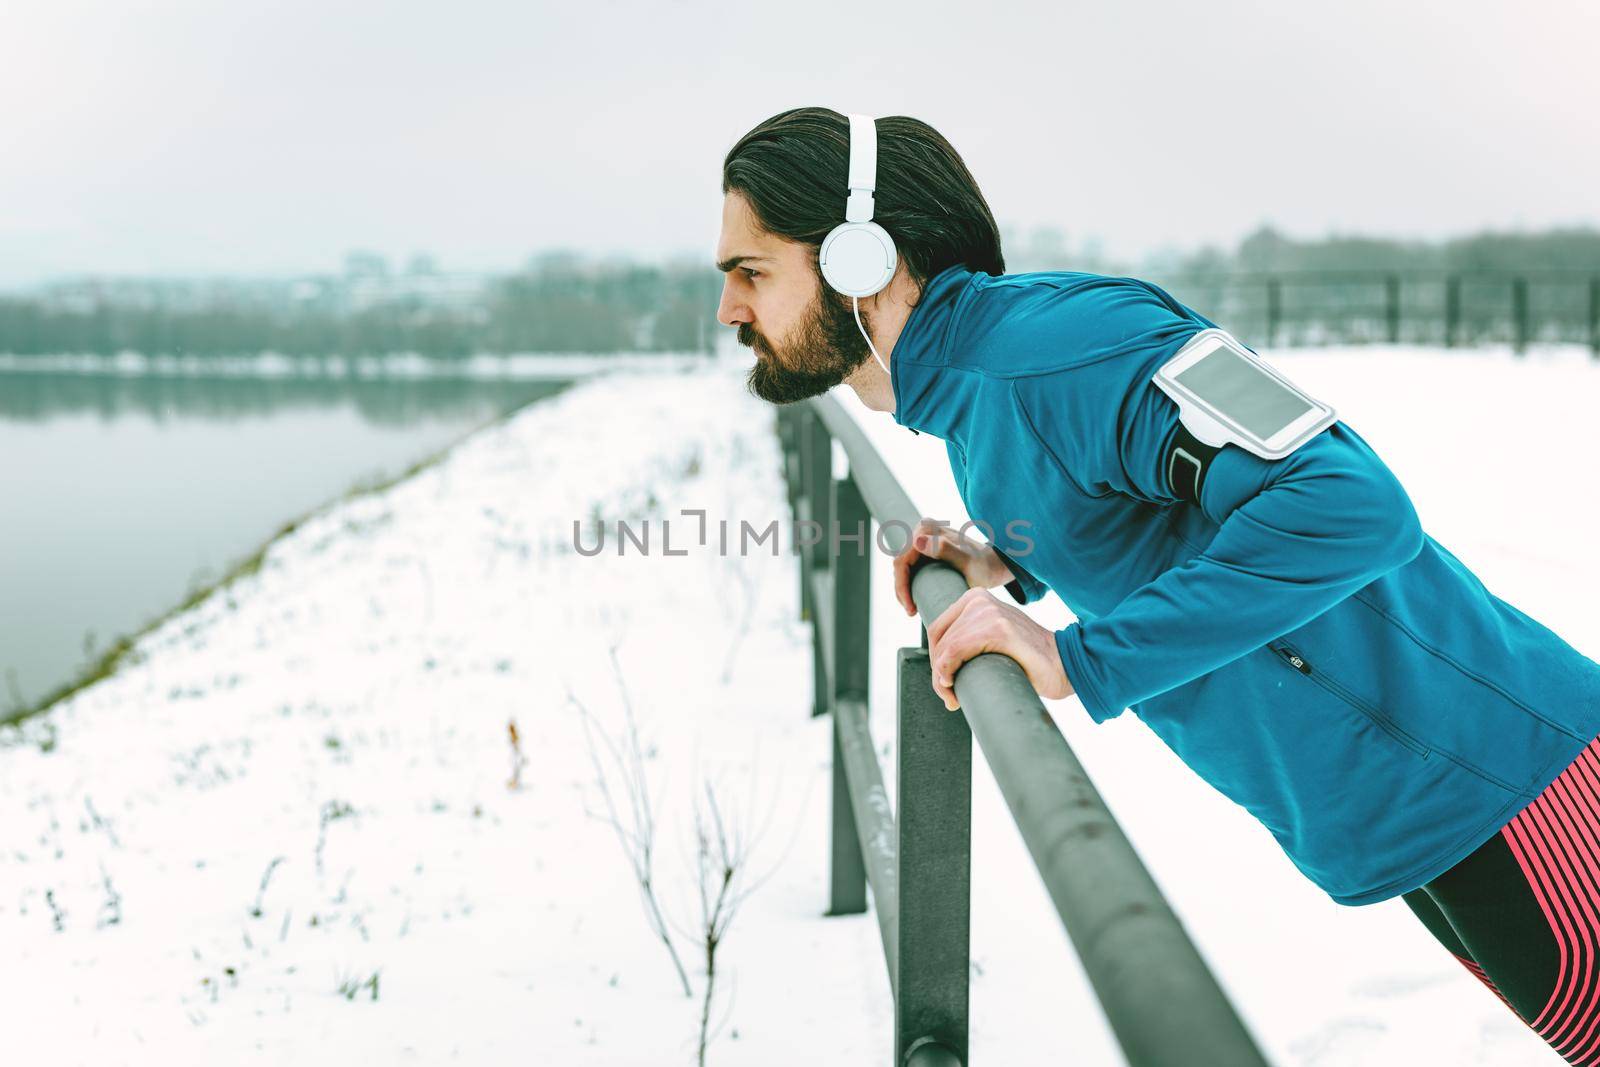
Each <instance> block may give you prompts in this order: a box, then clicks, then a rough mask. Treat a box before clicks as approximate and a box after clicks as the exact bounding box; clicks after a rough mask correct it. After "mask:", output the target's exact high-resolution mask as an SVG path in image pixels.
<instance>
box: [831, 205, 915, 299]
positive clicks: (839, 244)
mask: <svg viewBox="0 0 1600 1067" xmlns="http://www.w3.org/2000/svg"><path fill="white" fill-rule="evenodd" d="M898 262H899V255H898V253H896V252H895V248H894V238H892V237H890V236H889V232H888V231H887V230H885V229H884V228H883V227H882V226H879V225H878V224H877V223H876V222H845V223H840V224H839V225H838V226H835V227H834V228H833V229H832V230H830V231H829V233H828V236H827V237H824V238H823V239H822V248H821V249H820V250H819V251H818V253H817V265H818V266H819V267H820V268H821V270H822V278H823V280H824V281H826V282H827V283H828V284H829V285H830V286H832V287H833V288H834V289H836V290H837V291H839V292H841V293H843V294H844V295H845V296H855V297H862V296H871V295H872V294H873V293H876V292H878V291H879V290H881V289H882V288H883V287H884V286H886V285H888V284H889V281H890V279H892V278H893V277H894V269H895V265H896V264H897V263H898Z"/></svg>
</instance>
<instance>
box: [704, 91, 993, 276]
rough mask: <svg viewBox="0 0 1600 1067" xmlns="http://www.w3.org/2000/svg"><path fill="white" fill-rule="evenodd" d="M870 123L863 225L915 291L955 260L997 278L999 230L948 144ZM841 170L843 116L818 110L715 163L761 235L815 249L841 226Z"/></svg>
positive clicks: (921, 131)
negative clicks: (868, 205) (867, 213)
mask: <svg viewBox="0 0 1600 1067" xmlns="http://www.w3.org/2000/svg"><path fill="white" fill-rule="evenodd" d="M876 122H877V130H878V188H877V191H876V192H875V193H874V195H873V212H872V221H873V222H876V223H877V224H878V225H880V226H882V227H883V228H884V229H885V230H887V231H889V236H890V237H893V238H894V244H895V249H896V250H897V251H898V252H899V253H900V258H901V260H902V261H903V262H904V263H905V265H906V272H907V273H908V274H910V275H911V278H912V281H914V282H915V283H916V286H917V291H918V292H919V293H920V292H921V291H922V290H923V289H924V288H925V287H926V286H927V284H928V280H929V279H930V278H933V277H935V276H936V275H938V274H939V273H940V272H941V271H943V270H945V269H946V268H947V267H952V266H955V265H956V264H958V263H959V264H962V265H964V266H966V267H967V268H968V269H970V270H981V271H984V272H985V273H988V274H1003V273H1004V272H1005V269H1006V264H1005V258H1004V257H1003V256H1002V255H1001V253H1000V231H999V228H998V227H997V226H995V222H994V216H993V215H992V214H990V212H989V205H988V204H987V203H986V202H985V201H984V199H983V194H982V193H981V192H979V191H978V183H977V182H975V181H973V180H972V175H971V173H970V172H968V170H967V165H966V164H965V163H963V162H962V161H961V156H960V155H958V154H957V153H956V150H955V149H954V148H952V147H951V146H950V142H949V141H947V140H945V139H944V137H943V136H942V135H941V134H940V133H939V131H938V130H935V129H934V128H933V127H932V126H929V125H928V124H927V123H925V122H919V121H918V120H917V119H913V118H907V117H906V116H904V115H890V116H887V117H885V118H881V119H877V120H876ZM849 170H850V120H849V118H848V117H847V116H845V115H841V114H840V113H839V112H837V111H833V110H830V109H828V108H825V107H799V108H794V109H792V110H790V111H784V112H781V113H780V114H777V115H774V116H772V117H771V118H770V119H767V120H766V121H765V122H763V123H761V125H759V126H757V127H756V128H755V129H753V130H751V131H750V132H749V133H747V134H745V135H744V136H743V137H741V138H739V142H738V143H737V144H735V145H734V146H733V147H732V148H731V149H729V150H728V156H727V158H726V159H724V160H723V161H722V191H723V192H724V193H728V192H733V191H737V192H739V193H740V194H742V195H743V196H744V197H745V199H746V200H748V201H749V202H750V207H751V209H752V211H753V212H754V214H755V216H756V220H757V221H758V222H759V223H760V224H761V226H762V228H763V229H765V230H767V231H768V232H770V233H773V234H776V235H777V236H779V237H784V238H788V239H789V240H791V241H800V242H803V243H805V244H809V245H811V246H812V247H813V249H817V248H820V247H821V245H822V239H823V238H824V237H826V236H827V235H828V231H829V230H831V229H833V228H834V227H835V226H837V225H839V223H841V222H843V221H844V205H845V200H846V199H847V197H848V195H849V194H848V191H847V190H846V188H845V184H846V182H847V181H848V180H849ZM812 265H813V267H815V265H816V261H815V259H813V261H812Z"/></svg>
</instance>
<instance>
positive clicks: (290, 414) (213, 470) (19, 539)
mask: <svg viewBox="0 0 1600 1067" xmlns="http://www.w3.org/2000/svg"><path fill="white" fill-rule="evenodd" d="M565 385H566V383H565V382H564V381H561V380H473V379H454V380H448V379H439V378H409V379H406V378H398V379H396V378H389V379H359V378H353V377H347V378H330V377H313V378H292V377H291V378H286V377H277V378H238V377H227V378H223V377H212V378H205V377H174V376H165V375H125V374H83V373H62V372H46V373H35V372H30V371H22V372H19V371H15V370H9V371H3V372H0V719H3V718H4V715H5V712H6V711H7V710H10V709H14V708H18V707H26V706H28V705H30V704H32V703H34V702H36V701H37V700H39V699H41V698H42V697H44V696H45V695H46V694H48V693H50V692H52V691H54V690H55V689H56V688H57V687H58V686H60V685H62V684H64V683H66V682H68V681H70V680H72V679H73V678H74V677H76V676H77V675H78V673H79V672H80V671H81V670H82V669H83V668H84V667H85V666H86V665H87V664H88V663H89V662H90V661H91V660H92V659H93V658H94V657H95V655H96V653H97V652H99V651H102V650H104V649H105V648H106V647H107V645H109V644H110V643H111V642H112V641H113V640H115V638H116V637H118V636H119V635H123V634H127V633H131V632H133V631H135V630H137V629H139V628H140V627H141V626H143V625H144V624H146V623H147V622H149V621H151V620H153V619H155V618H158V617H159V616H161V615H162V614H164V613H165V612H166V611H168V610H169V609H171V608H172V607H173V606H174V605H176V604H178V603H180V602H181V601H182V600H183V599H184V597H185V596H186V595H187V594H188V592H189V591H190V590H192V589H194V588H195V587H196V586H198V585H200V584H203V583H205V582H207V581H210V580H214V579H216V578H218V577H220V576H221V575H222V574H223V573H225V572H226V571H227V570H228V568H229V567H231V566H232V565H233V564H234V563H235V562H237V561H239V560H241V559H244V558H247V557H248V556H250V555H251V554H252V553H253V552H254V551H255V550H256V549H257V548H258V547H260V545H261V544H262V542H264V541H265V540H266V539H268V538H269V537H271V536H272V535H273V533H275V532H276V531H277V530H278V529H280V528H281V527H282V526H283V525H284V524H285V523H286V522H288V521H290V520H291V519H295V518H298V517H300V516H302V515H304V514H306V513H308V512H310V511H313V510H315V509H316V508H318V507H320V506H322V505H323V504H325V503H327V502H329V501H331V500H334V499H337V498H338V497H340V496H342V495H343V494H345V493H346V492H348V491H349V490H350V489H352V488H353V487H356V486H358V485H362V484H371V483H373V482H375V481H378V480H383V479H387V478H392V477H394V476H395V475H397V474H400V473H402V472H404V471H405V470H406V469H407V468H408V467H410V466H411V465H412V464H413V463H415V462H417V461H418V460H421V459H424V458H426V457H428V456H431V455H433V454H434V453H436V452H437V451H439V450H440V449H441V448H444V447H446V446H448V445H449V444H450V443H452V442H453V441H455V440H458V439H459V438H461V437H462V436H464V435H466V434H467V433H470V432H471V431H472V430H473V429H475V428H477V427H479V426H481V425H483V424H484V423H486V422H490V421H493V420H495V419H498V418H500V417H502V416H504V415H505V414H507V413H508V412H510V411H512V410H514V409H516V408H519V407H521V406H523V405H524V404H528V403H532V402H535V401H538V400H540V399H543V398H546V397H549V396H552V395H554V394H555V393H557V392H559V391H560V390H561V389H563V388H565Z"/></svg>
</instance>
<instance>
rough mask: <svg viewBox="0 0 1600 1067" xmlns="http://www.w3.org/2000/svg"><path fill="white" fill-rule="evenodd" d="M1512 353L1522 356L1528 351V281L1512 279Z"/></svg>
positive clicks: (1519, 278)
mask: <svg viewBox="0 0 1600 1067" xmlns="http://www.w3.org/2000/svg"><path fill="white" fill-rule="evenodd" d="M1511 328H1512V330H1513V334H1512V337H1513V340H1512V343H1511V347H1512V351H1514V352H1515V353H1516V354H1517V355H1519V356H1520V355H1522V354H1523V353H1524V352H1526V351H1527V350H1528V279H1526V278H1522V277H1517V278H1512V279H1511Z"/></svg>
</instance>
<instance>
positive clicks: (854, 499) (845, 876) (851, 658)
mask: <svg viewBox="0 0 1600 1067" xmlns="http://www.w3.org/2000/svg"><path fill="white" fill-rule="evenodd" d="M832 488H833V507H832V509H831V510H832V513H833V517H834V518H833V521H834V524H835V527H836V528H835V529H830V531H829V533H828V537H827V540H828V542H829V545H828V548H829V554H830V555H831V557H832V567H833V611H832V612H831V613H830V619H831V622H832V626H831V627H830V629H831V630H832V631H833V632H832V633H829V634H825V635H823V639H824V640H826V641H830V642H832V644H833V657H832V662H833V670H832V683H833V698H832V700H831V701H830V707H831V708H832V709H833V711H834V718H833V845H832V850H831V854H832V877H831V886H830V889H829V901H830V903H829V907H828V914H829V915H855V914H859V913H861V912H864V911H866V910H867V872H866V867H865V865H864V861H863V859H862V855H861V838H860V837H859V835H858V834H857V832H856V818H855V806H854V805H853V804H852V803H851V798H850V789H851V786H850V775H849V770H848V766H847V764H846V763H845V758H844V740H845V739H844V731H845V729H846V724H845V722H844V719H843V716H842V715H841V714H840V709H841V708H842V707H843V705H844V702H845V701H847V700H849V701H855V702H857V703H858V704H859V706H860V708H861V710H862V713H863V716H865V714H866V712H867V665H868V663H869V662H870V659H871V656H870V655H869V653H870V648H869V645H868V642H869V640H870V634H869V625H870V622H871V606H870V600H869V594H870V589H871V585H870V577H871V575H870V564H871V562H872V557H871V554H870V553H871V538H872V516H871V515H869V514H868V513H867V505H866V502H865V501H863V500H862V499H861V491H860V490H859V489H857V488H856V483H855V482H854V481H853V480H852V479H850V478H837V479H834V480H833V486H832ZM835 534H837V537H835V536H834V535H835ZM846 545H849V546H851V547H850V548H849V549H847V548H846V547H845V546H846ZM870 744H871V742H870V740H869V742H868V745H869V747H870ZM869 755H870V752H869ZM880 788H881V780H880Z"/></svg>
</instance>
